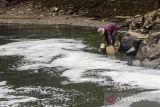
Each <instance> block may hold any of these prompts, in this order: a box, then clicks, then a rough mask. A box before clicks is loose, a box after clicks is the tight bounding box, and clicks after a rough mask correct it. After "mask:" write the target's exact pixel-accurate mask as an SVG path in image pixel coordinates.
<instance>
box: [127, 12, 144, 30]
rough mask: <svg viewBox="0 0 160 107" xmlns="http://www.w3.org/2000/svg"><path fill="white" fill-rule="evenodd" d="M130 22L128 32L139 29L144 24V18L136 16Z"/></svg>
mask: <svg viewBox="0 0 160 107" xmlns="http://www.w3.org/2000/svg"><path fill="white" fill-rule="evenodd" d="M130 21H131V24H130V26H129V30H136V29H140V28H141V27H142V26H143V24H144V16H142V15H136V16H135V17H133V18H132V19H131V20H130Z"/></svg>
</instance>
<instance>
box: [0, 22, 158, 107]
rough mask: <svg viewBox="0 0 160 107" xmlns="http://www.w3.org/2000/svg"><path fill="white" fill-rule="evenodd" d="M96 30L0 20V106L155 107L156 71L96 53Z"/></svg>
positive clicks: (99, 39) (120, 57)
mask: <svg viewBox="0 0 160 107" xmlns="http://www.w3.org/2000/svg"><path fill="white" fill-rule="evenodd" d="M97 35H98V34H97V33H96V29H94V28H87V27H75V26H65V25H55V26H45V25H1V26H0V107H8V106H9V107H130V106H131V107H151V106H152V107H160V104H159V103H160V72H159V70H153V69H148V68H141V67H134V66H130V65H128V60H130V58H129V57H127V56H125V55H122V54H119V55H118V56H117V58H116V59H110V58H107V57H106V55H103V54H98V53H97V48H98V45H97V44H100V43H101V42H102V39H101V37H99V36H97ZM110 95H114V98H119V100H115V99H114V100H113V99H112V101H114V102H113V103H111V102H109V100H108V99H107V98H108V96H110ZM115 96H116V97H115ZM122 98H123V99H122ZM124 98H130V99H129V100H126V99H124ZM138 98H139V99H141V98H143V100H142V99H141V100H135V99H138Z"/></svg>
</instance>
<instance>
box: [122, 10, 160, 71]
mask: <svg viewBox="0 0 160 107" xmlns="http://www.w3.org/2000/svg"><path fill="white" fill-rule="evenodd" d="M127 22H128V23H129V31H127V32H123V34H121V40H120V41H121V47H120V48H121V49H124V50H126V51H127V54H130V53H135V54H136V58H137V60H135V61H133V65H136V66H146V67H149V68H155V69H160V10H156V11H153V12H150V13H147V14H145V15H144V16H142V15H136V16H135V17H133V18H132V19H128V20H127Z"/></svg>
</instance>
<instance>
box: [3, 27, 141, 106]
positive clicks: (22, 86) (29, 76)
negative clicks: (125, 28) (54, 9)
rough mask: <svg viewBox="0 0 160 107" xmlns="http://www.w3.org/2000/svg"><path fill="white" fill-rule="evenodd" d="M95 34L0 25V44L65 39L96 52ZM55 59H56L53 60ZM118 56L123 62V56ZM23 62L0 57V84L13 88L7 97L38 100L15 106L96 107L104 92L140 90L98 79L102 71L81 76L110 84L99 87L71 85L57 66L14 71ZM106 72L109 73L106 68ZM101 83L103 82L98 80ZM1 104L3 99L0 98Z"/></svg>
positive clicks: (82, 29) (82, 30)
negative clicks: (4, 83) (80, 42)
mask: <svg viewBox="0 0 160 107" xmlns="http://www.w3.org/2000/svg"><path fill="white" fill-rule="evenodd" d="M97 35H98V34H97V30H96V29H95V28H88V27H77V26H66V25H54V26H46V25H0V45H4V44H7V43H11V42H16V41H18V40H19V39H23V40H26V39H41V40H43V39H49V38H66V39H76V40H82V41H83V43H84V44H86V45H87V46H88V47H89V48H88V49H87V50H84V51H87V52H92V53H97V48H98V47H99V44H100V43H101V42H103V40H102V38H101V37H99V36H97ZM58 57H60V56H57V57H56V58H58ZM119 57H120V58H121V59H123V58H122V57H123V55H122V56H121V55H120V56H119ZM56 58H55V59H56ZM127 58H128V57H127ZM23 59H24V58H23V56H0V75H1V76H0V81H7V85H11V86H13V87H12V89H14V90H15V92H12V93H9V94H10V95H24V96H30V97H35V98H38V100H37V101H34V102H32V101H31V102H26V103H24V102H23V103H19V106H28V107H30V106H35V107H36V106H37V107H42V106H44V105H52V106H53V105H60V106H64V107H100V106H102V105H103V102H104V93H119V92H124V91H125V92H128V93H129V94H134V93H139V92H142V91H144V90H142V89H139V88H138V89H137V88H133V89H132V88H126V87H129V86H128V85H127V84H124V85H122V87H125V88H124V89H122V88H121V87H117V83H114V81H113V80H112V79H111V78H110V77H107V76H104V77H101V76H99V75H98V74H97V72H103V69H101V70H99V69H95V70H89V71H86V72H85V73H84V75H83V76H84V78H85V77H90V78H105V82H106V83H107V82H108V83H110V84H108V85H99V83H98V82H97V83H93V82H82V83H73V82H71V81H69V79H68V78H67V77H63V76H61V75H62V73H63V72H64V71H66V70H67V69H68V68H63V67H61V66H57V67H42V68H39V69H30V70H18V69H17V67H19V66H21V65H23V64H25V63H30V62H27V61H25V60H23ZM52 60H54V58H53V59H52ZM105 70H106V69H105ZM107 71H108V72H110V69H108V70H107ZM102 84H105V83H103V81H102ZM7 100H8V99H7ZM1 101H3V100H1V99H0V102H1ZM133 107H138V106H133ZM141 107H143V106H141Z"/></svg>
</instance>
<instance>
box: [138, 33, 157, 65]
mask: <svg viewBox="0 0 160 107" xmlns="http://www.w3.org/2000/svg"><path fill="white" fill-rule="evenodd" d="M136 57H137V59H139V60H141V61H142V65H144V66H148V67H152V68H158V67H160V32H158V33H155V34H151V35H150V36H149V37H148V38H146V39H145V40H144V41H143V42H142V43H141V45H140V47H139V50H138V52H137V55H136Z"/></svg>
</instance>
